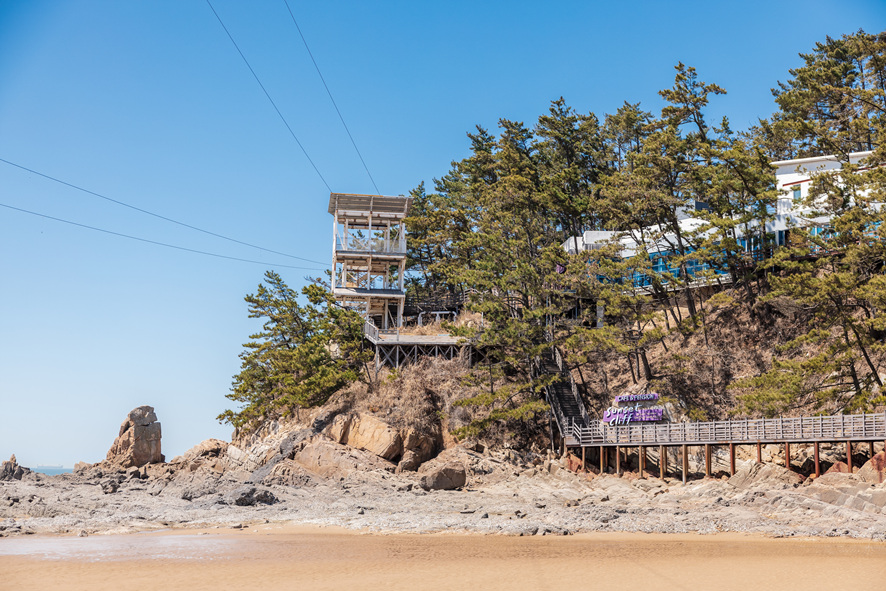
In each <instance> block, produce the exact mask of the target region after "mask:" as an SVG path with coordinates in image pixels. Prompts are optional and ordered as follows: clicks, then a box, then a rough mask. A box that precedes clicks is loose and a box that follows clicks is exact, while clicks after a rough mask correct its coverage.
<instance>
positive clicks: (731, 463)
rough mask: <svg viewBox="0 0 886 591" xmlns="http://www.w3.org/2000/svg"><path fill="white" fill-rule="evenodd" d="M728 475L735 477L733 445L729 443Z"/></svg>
mask: <svg viewBox="0 0 886 591" xmlns="http://www.w3.org/2000/svg"><path fill="white" fill-rule="evenodd" d="M729 473H730V474H731V475H732V476H735V444H734V443H732V442H730V443H729Z"/></svg>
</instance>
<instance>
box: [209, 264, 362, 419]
mask: <svg viewBox="0 0 886 591" xmlns="http://www.w3.org/2000/svg"><path fill="white" fill-rule="evenodd" d="M302 294H303V295H305V296H306V297H307V300H308V303H307V304H305V305H300V304H299V303H298V296H297V294H296V292H295V291H294V290H292V289H291V288H290V287H288V286H287V285H286V283H285V282H284V281H283V279H282V278H281V277H280V276H279V275H278V274H277V273H275V272H273V271H268V272H267V273H265V280H264V282H263V283H262V284H259V286H258V290H257V291H256V293H254V294H249V295H247V296H246V297H245V300H246V302H247V303H248V304H249V317H250V318H260V319H263V320H264V323H263V325H262V330H261V331H260V332H258V333H256V334H253V335H250V337H249V338H250V339H251V340H250V341H249V342H248V343H246V344H245V345H244V347H245V350H244V351H243V353H241V354H240V359H241V360H242V363H241V369H240V373H239V374H237V375H236V376H234V381H233V384H232V387H231V392H230V393H229V394H228V395H227V398H228V399H229V400H232V401H234V402H235V403H237V404H238V405H239V406H240V408H239V409H237V410H226V411H225V412H223V413H222V414H220V415H219V416H218V420H219V421H220V422H227V423H230V424H232V425H234V427H236V428H238V429H241V428H246V429H249V428H254V427H257V426H258V425H260V424H261V423H262V422H263V421H265V420H268V419H273V418H276V417H280V416H287V415H289V414H291V413H292V412H294V411H295V410H297V409H299V408H308V407H311V406H317V405H320V404H323V403H325V402H326V401H327V400H328V399H329V397H330V396H332V395H333V394H334V393H336V392H337V391H339V390H340V389H342V388H343V387H345V386H347V385H348V384H350V383H351V382H354V381H356V380H358V379H361V378H363V379H367V380H368V379H369V375H370V373H369V371H368V370H369V366H368V364H369V363H370V361H371V360H372V359H373V354H372V352H371V351H364V350H363V320H362V318H360V316H359V315H358V314H357V313H356V312H353V311H349V310H345V309H343V308H340V307H338V306H337V305H336V304H335V301H334V299H333V298H332V295H331V293H330V292H329V291H328V290H327V289H326V288H325V286H323V285H321V284H320V283H319V282H317V281H315V282H314V283H313V284H310V285H308V286H306V287H304V288H303V289H302Z"/></svg>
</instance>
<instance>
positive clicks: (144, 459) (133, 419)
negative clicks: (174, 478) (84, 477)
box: [107, 406, 164, 468]
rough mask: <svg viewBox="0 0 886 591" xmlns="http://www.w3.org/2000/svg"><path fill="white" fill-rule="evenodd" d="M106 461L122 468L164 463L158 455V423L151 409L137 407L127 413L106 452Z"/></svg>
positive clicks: (160, 455) (148, 407)
mask: <svg viewBox="0 0 886 591" xmlns="http://www.w3.org/2000/svg"><path fill="white" fill-rule="evenodd" d="M107 461H108V462H110V463H112V464H116V465H118V466H121V467H123V468H128V467H130V466H136V467H141V466H144V465H145V464H157V463H161V462H163V461H164V458H163V454H161V453H160V423H159V422H157V415H156V414H154V408H153V407H151V406H139V407H138V408H135V409H133V410H131V411H130V412H129V415H127V417H126V420H125V421H123V424H122V425H120V434H119V435H118V436H117V439H115V440H114V443H113V445H111V449H110V450H108V456H107Z"/></svg>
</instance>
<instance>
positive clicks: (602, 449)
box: [600, 445, 606, 474]
mask: <svg viewBox="0 0 886 591" xmlns="http://www.w3.org/2000/svg"><path fill="white" fill-rule="evenodd" d="M600 474H606V448H605V447H603V446H602V445H601V446H600Z"/></svg>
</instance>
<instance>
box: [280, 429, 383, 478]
mask: <svg viewBox="0 0 886 591" xmlns="http://www.w3.org/2000/svg"><path fill="white" fill-rule="evenodd" d="M292 460H293V461H294V462H295V463H296V464H298V465H299V466H301V467H302V468H304V469H306V470H308V471H309V472H312V473H313V474H316V475H318V476H323V477H325V478H340V477H344V476H347V475H348V474H350V473H352V472H356V471H365V470H385V471H391V470H393V468H394V466H393V465H391V463H390V462H385V461H383V460H381V459H379V458H378V457H376V456H375V455H374V454H371V453H369V452H366V451H363V450H357V449H351V448H349V447H347V446H344V445H341V444H340V443H336V442H334V441H329V440H328V439H324V438H320V437H317V438H315V439H313V440H311V441H309V442H307V443H306V444H305V445H304V446H302V447H301V449H298V450H297V451H295V452H294V455H293V457H292Z"/></svg>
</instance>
